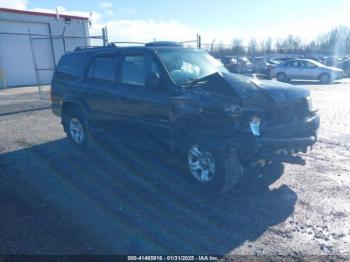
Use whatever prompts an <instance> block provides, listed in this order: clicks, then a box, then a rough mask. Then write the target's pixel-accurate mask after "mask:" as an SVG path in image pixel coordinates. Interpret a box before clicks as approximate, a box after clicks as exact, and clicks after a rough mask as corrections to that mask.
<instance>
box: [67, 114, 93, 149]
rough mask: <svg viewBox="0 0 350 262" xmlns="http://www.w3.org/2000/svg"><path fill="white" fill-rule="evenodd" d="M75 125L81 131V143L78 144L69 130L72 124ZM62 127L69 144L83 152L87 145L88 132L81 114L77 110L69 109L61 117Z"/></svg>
mask: <svg viewBox="0 0 350 262" xmlns="http://www.w3.org/2000/svg"><path fill="white" fill-rule="evenodd" d="M73 121H74V123H76V124H77V125H80V126H81V131H82V134H83V136H82V138H81V141H79V142H78V140H77V139H76V138H75V137H74V132H73V130H72V128H71V125H72V122H73ZM63 125H64V130H65V132H66V134H67V137H68V140H69V142H70V143H71V144H72V145H73V146H74V147H76V148H78V149H80V150H84V149H86V148H87V146H88V144H89V132H88V128H87V125H86V121H85V117H84V115H83V114H82V112H81V110H79V108H73V109H70V110H69V111H68V112H66V113H65V114H64V115H63Z"/></svg>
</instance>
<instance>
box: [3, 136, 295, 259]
mask: <svg viewBox="0 0 350 262" xmlns="http://www.w3.org/2000/svg"><path fill="white" fill-rule="evenodd" d="M0 163H1V167H0V168H1V169H0V170H1V171H0V189H1V196H0V212H1V214H2V216H0V232H1V234H0V243H1V244H0V253H1V254H211V255H213V254H217V255H224V254H227V253H229V252H230V251H232V250H234V249H235V248H236V247H238V246H240V245H241V244H243V243H244V242H245V241H247V240H249V241H253V240H255V239H257V238H259V237H260V236H261V235H262V234H263V233H264V232H265V231H266V230H268V229H269V228H270V227H271V226H273V225H276V224H279V223H281V222H283V221H285V220H286V219H287V218H288V217H289V216H290V215H291V214H292V213H293V211H294V206H295V203H296V200H297V195H296V194H295V192H293V191H292V190H291V189H290V188H289V187H288V186H286V185H283V186H281V187H279V188H276V189H273V190H270V189H269V188H268V187H267V186H266V184H265V183H260V182H259V181H258V180H257V179H247V180H244V181H243V182H241V183H239V185H238V186H237V188H236V189H235V190H234V191H233V192H232V193H230V194H226V195H223V196H220V197H214V198H209V197H204V196H203V195H199V194H198V193H196V192H195V191H194V190H193V188H192V187H191V183H189V182H188V181H187V179H184V168H182V167H180V165H179V162H178V161H177V160H176V159H175V158H167V157H162V156H157V155H156V154H153V153H148V152H144V151H136V150H132V149H131V148H127V147H121V146H118V147H111V146H105V145H95V146H94V147H93V148H92V149H91V151H89V152H80V151H77V150H75V149H73V148H72V147H71V145H70V144H69V143H68V141H67V140H66V139H62V140H57V141H54V142H50V143H46V144H42V145H38V146H32V147H29V148H25V149H21V150H18V151H15V152H10V153H5V154H2V155H0ZM268 172H269V173H271V174H269V175H271V177H273V180H274V179H278V177H279V176H281V175H282V173H283V167H281V168H272V169H270V170H269V171H268ZM265 175H268V174H265ZM265 182H266V181H265ZM262 184H265V185H264V186H262Z"/></svg>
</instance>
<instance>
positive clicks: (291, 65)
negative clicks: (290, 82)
mask: <svg viewBox="0 0 350 262" xmlns="http://www.w3.org/2000/svg"><path fill="white" fill-rule="evenodd" d="M286 74H287V77H288V78H289V79H295V78H298V77H299V61H298V60H292V61H289V62H288V63H287V67H286Z"/></svg>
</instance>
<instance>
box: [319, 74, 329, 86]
mask: <svg viewBox="0 0 350 262" xmlns="http://www.w3.org/2000/svg"><path fill="white" fill-rule="evenodd" d="M319 80H320V83H321V84H324V85H325V84H329V83H330V82H331V76H330V75H329V74H327V73H323V74H321V75H320V78H319Z"/></svg>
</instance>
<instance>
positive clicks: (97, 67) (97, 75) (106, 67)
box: [87, 56, 118, 82]
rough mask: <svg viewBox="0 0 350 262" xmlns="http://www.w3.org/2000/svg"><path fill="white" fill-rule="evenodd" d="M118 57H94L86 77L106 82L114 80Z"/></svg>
mask: <svg viewBox="0 0 350 262" xmlns="http://www.w3.org/2000/svg"><path fill="white" fill-rule="evenodd" d="M117 66H118V59H117V57H114V56H100V57H96V58H95V60H94V62H93V63H92V64H91V66H90V68H89V71H88V73H87V77H88V78H90V79H95V80H102V81H108V82H114V81H116V76H117Z"/></svg>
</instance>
